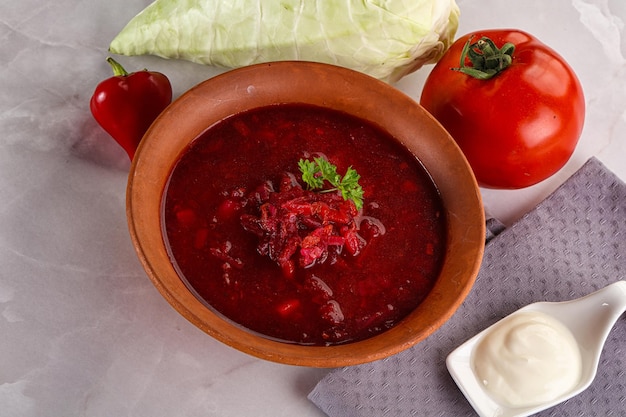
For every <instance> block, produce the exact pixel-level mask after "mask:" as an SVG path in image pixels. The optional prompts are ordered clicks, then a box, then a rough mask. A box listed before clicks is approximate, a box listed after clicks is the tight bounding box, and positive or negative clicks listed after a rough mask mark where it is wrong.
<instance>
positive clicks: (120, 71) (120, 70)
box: [107, 57, 128, 76]
mask: <svg viewBox="0 0 626 417" xmlns="http://www.w3.org/2000/svg"><path fill="white" fill-rule="evenodd" d="M107 62H108V63H109V64H110V65H111V68H113V75H114V76H118V75H122V76H127V75H128V72H127V71H126V70H125V69H124V67H123V66H122V65H121V64H120V63H119V62H117V61H116V60H114V59H113V58H111V57H108V58H107Z"/></svg>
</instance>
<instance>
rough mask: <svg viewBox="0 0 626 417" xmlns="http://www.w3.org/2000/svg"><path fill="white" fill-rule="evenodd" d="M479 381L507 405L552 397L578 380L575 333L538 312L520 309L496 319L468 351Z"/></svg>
mask: <svg viewBox="0 0 626 417" xmlns="http://www.w3.org/2000/svg"><path fill="white" fill-rule="evenodd" d="M471 364H472V368H473V370H474V373H475V375H476V377H477V378H478V380H479V382H480V385H481V386H482V387H483V388H484V389H485V391H486V392H487V394H488V395H489V396H490V397H491V398H492V399H493V400H494V401H496V402H498V403H500V404H501V405H503V406H506V407H510V408H517V407H530V406H535V405H539V404H544V403H546V402H549V401H552V400H554V399H556V398H558V397H560V396H561V395H563V394H566V393H567V392H569V391H570V390H571V389H573V388H574V387H575V386H576V384H577V383H578V382H579V381H580V378H581V371H582V361H581V355H580V349H579V347H578V343H577V342H576V339H575V338H574V336H573V335H572V334H571V332H570V331H569V329H567V327H565V326H564V325H563V324H562V323H561V322H559V321H558V320H556V319H554V318H552V317H551V316H548V315H546V314H544V313H539V312H521V313H518V314H514V315H512V316H509V317H507V318H505V319H503V320H502V321H500V322H499V323H497V324H496V325H495V326H494V327H493V328H492V330H490V331H489V332H488V333H487V334H486V335H485V336H484V337H483V338H482V339H481V340H480V341H479V342H478V344H477V345H476V347H475V348H474V350H473V352H472V358H471Z"/></svg>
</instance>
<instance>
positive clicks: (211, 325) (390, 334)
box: [126, 61, 485, 367]
mask: <svg viewBox="0 0 626 417" xmlns="http://www.w3.org/2000/svg"><path fill="white" fill-rule="evenodd" d="M276 80H278V82H276ZM305 86H308V88H309V90H308V91H313V90H311V88H312V87H313V86H317V89H316V90H314V91H315V92H314V93H311V94H310V95H308V96H304V95H302V94H299V95H298V93H296V92H297V91H300V92H302V91H307V90H305ZM294 91H296V92H294ZM315 95H319V96H320V97H316V98H315V97H312V96H315ZM372 100H378V103H372V102H371V101H372ZM229 101H230V102H238V103H239V108H248V107H246V103H247V102H254V103H255V104H254V105H252V106H251V107H250V108H252V107H259V104H258V103H260V102H263V103H265V102H267V103H270V102H272V101H273V102H281V103H285V102H307V103H309V104H316V105H323V106H330V107H333V108H340V110H343V111H348V112H349V113H352V114H355V115H357V116H360V115H361V114H365V113H367V114H370V115H371V114H373V113H376V114H381V115H382V116H381V117H389V118H391V119H393V120H394V121H395V120H401V121H409V124H411V125H412V128H413V129H414V131H417V132H419V133H418V134H417V135H414V136H419V141H420V144H418V145H415V146H417V147H424V150H422V151H424V152H423V153H422V154H420V155H416V156H417V157H418V159H420V161H422V163H423V164H424V165H425V167H426V169H427V170H428V171H429V172H430V173H431V175H432V176H433V179H434V181H435V183H436V185H437V186H438V187H439V188H440V191H441V194H442V197H443V198H444V206H445V208H446V210H447V211H448V212H447V215H448V216H449V219H448V223H449V225H448V232H449V236H448V237H449V238H450V237H452V239H451V242H449V246H448V255H447V256H446V257H447V258H452V259H450V260H449V261H448V260H447V261H446V262H445V263H444V268H443V271H442V274H441V275H440V277H441V276H442V275H444V274H445V276H447V279H445V280H444V279H438V280H437V282H436V284H435V287H434V288H433V289H432V290H431V292H430V293H429V295H428V296H427V298H426V300H424V302H422V304H421V305H420V306H418V308H417V309H416V310H415V311H414V312H413V313H411V314H410V315H409V316H408V317H407V318H405V319H404V320H403V321H401V322H400V323H398V324H397V325H396V326H395V327H393V328H392V329H390V330H388V331H386V332H384V333H381V334H379V335H377V336H374V337H372V338H369V339H366V340H363V341H360V342H355V343H349V344H344V345H335V346H328V347H325V346H301V345H296V344H287V343H282V342H278V341H273V340H270V339H267V338H264V337H261V336H258V335H255V334H253V333H250V332H248V331H246V330H244V329H242V328H240V327H238V326H236V325H233V324H231V323H230V322H229V321H227V320H224V319H223V318H221V317H220V316H219V315H217V314H215V313H213V312H212V311H211V310H210V309H208V308H207V307H206V306H205V305H204V304H203V303H202V302H201V301H200V300H198V299H197V298H196V297H195V296H194V295H193V293H192V292H191V291H190V290H189V289H188V288H187V287H186V286H185V284H184V283H183V281H182V280H181V279H180V278H178V275H176V271H175V269H174V267H173V266H171V263H170V262H169V258H167V259H166V260H165V259H164V258H163V257H164V255H167V250H166V248H165V244H164V241H163V237H162V235H161V224H160V220H161V217H160V216H161V213H160V207H161V198H162V196H161V193H162V191H163V188H164V184H165V183H164V181H166V178H167V177H169V172H170V170H171V166H172V164H173V163H174V162H175V161H176V160H177V159H178V156H179V155H180V152H182V150H183V149H184V146H183V145H182V143H183V142H186V143H188V142H190V141H191V140H193V139H194V138H195V137H197V135H198V134H199V133H201V132H202V131H203V130H205V129H206V128H208V127H209V125H210V124H212V122H211V120H213V118H215V119H216V120H218V119H221V118H223V115H222V116H220V115H219V114H220V112H222V113H223V112H226V113H228V109H230V108H231V107H229V106H230V104H228V102H229ZM374 107H376V108H375V109H374ZM346 109H348V110H346ZM231 112H232V110H231ZM398 112H401V113H403V114H402V115H398V114H397V113H398ZM214 114H217V116H214ZM207 115H210V117H209V116H207ZM377 117H378V116H377ZM368 118H369V117H368ZM207 120H208V121H209V122H207ZM411 120H413V121H411ZM415 120H419V123H416V122H415ZM371 121H373V122H375V123H377V124H379V125H380V126H382V127H383V128H385V129H387V130H388V131H390V133H392V135H394V136H397V135H396V133H395V132H394V128H393V127H389V126H387V125H385V124H384V123H381V121H380V120H371ZM176 123H178V125H176V126H177V131H178V133H179V136H183V137H184V139H180V142H181V144H177V145H173V144H171V143H167V141H168V140H170V139H171V137H168V138H166V139H167V140H164V137H165V136H167V130H168V125H170V124H171V125H175V124H176ZM202 123H205V126H204V128H202V126H201V125H202ZM405 124H406V123H405ZM190 126H193V127H190ZM423 132H425V133H423ZM403 135H404V136H407V135H405V134H403ZM407 137H408V136H407ZM424 137H426V138H428V139H429V140H428V141H425V140H423V139H424ZM178 140H179V139H176V140H175V141H178ZM406 140H410V141H414V142H418V139H410V138H409V139H406ZM400 141H401V142H403V141H405V139H400ZM421 142H424V143H427V142H432V145H428V146H430V148H428V146H427V145H426V144H421ZM408 146H413V145H408V144H407V147H408ZM420 149H421V148H420ZM426 149H427V150H428V152H425V150H426ZM411 151H412V152H414V154H415V151H416V149H411ZM418 151H419V150H418ZM426 154H427V155H426ZM163 155H166V156H163ZM441 164H444V165H446V166H445V167H441V166H440V165H441ZM443 178H451V179H453V181H449V180H448V181H442V179H443ZM159 188H160V189H159ZM453 194H454V195H453ZM453 196H454V197H455V198H452V197H453ZM155 199H158V201H155ZM455 200H460V201H461V202H458V201H455ZM157 208H158V210H159V213H155V210H157ZM126 212H127V220H128V227H129V231H130V236H131V240H132V243H133V246H134V248H135V250H136V252H137V256H138V257H139V259H140V261H141V263H142V266H143V267H144V269H145V271H146V273H147V275H148V277H149V278H150V280H151V281H152V283H153V284H154V285H155V287H156V288H157V289H158V291H159V292H160V293H161V295H162V296H163V297H164V298H165V299H166V300H167V301H168V303H169V304H170V305H171V306H172V307H173V308H174V309H175V310H176V311H178V312H179V313H180V314H181V315H182V316H183V317H185V318H186V319H187V320H189V321H190V322H191V323H193V324H194V325H195V326H197V327H198V328H200V329H201V330H203V331H204V332H206V333H207V334H209V335H211V336H212V337H214V338H215V339H217V340H219V341H221V342H223V343H225V344H226V345H228V346H231V347H233V348H235V349H238V350H240V351H242V352H245V353H247V354H250V355H253V356H256V357H259V358H262V359H266V360H269V361H273V362H278V363H283V364H289V365H301V366H312V367H339V366H349V365H356V364H360V363H366V362H371V361H374V360H378V359H382V358H385V357H388V356H390V355H393V354H396V353H399V352H401V351H403V350H405V349H408V348H409V347H411V346H413V345H415V344H416V343H418V342H420V341H422V340H423V339H425V338H426V337H428V336H429V335H430V334H432V333H433V332H434V331H435V330H437V329H438V328H439V327H440V326H441V325H442V324H443V323H445V322H446V321H447V320H448V319H449V318H450V317H451V316H452V315H453V314H454V313H455V311H456V310H457V309H458V307H459V306H460V305H461V303H462V302H463V300H464V299H465V298H466V296H467V295H468V293H469V292H470V290H471V288H472V286H473V284H474V281H475V279H476V276H477V274H478V271H479V268H480V264H481V261H482V256H483V252H484V239H485V218H484V211H483V207H482V199H481V195H480V191H479V188H478V184H477V182H476V179H475V178H474V175H473V174H472V171H471V168H470V166H469V164H468V163H467V160H466V159H465V157H464V156H463V154H462V152H461V150H460V149H459V148H458V146H457V145H456V143H455V142H454V140H453V139H452V137H450V135H449V134H448V133H447V132H446V131H445V129H444V128H443V127H442V126H441V125H440V124H439V123H438V122H437V121H436V120H435V119H434V118H433V117H432V116H431V115H430V114H429V113H428V112H426V111H425V110H424V109H423V108H422V107H421V106H420V105H419V104H418V103H417V102H415V101H414V100H413V99H411V98H410V97H409V96H408V95H406V94H404V93H402V92H401V91H400V90H398V89H396V88H395V87H393V86H391V85H389V84H386V83H384V82H382V81H379V80H376V79H374V78H372V77H369V76H367V75H364V74H362V73H359V72H356V71H352V70H349V69H346V68H342V67H337V66H334V65H329V64H320V63H313V62H303V61H297V62H294V61H283V62H273V63H268V64H257V65H252V66H248V67H243V68H239V69H235V70H231V71H227V72H225V73H223V74H221V75H218V76H216V77H213V78H210V79H208V80H206V81H204V82H201V83H200V84H198V85H197V86H195V87H193V88H191V89H190V90H188V91H187V92H185V93H184V94H182V95H181V96H180V97H179V98H178V99H176V100H175V101H174V102H173V103H172V104H171V105H170V106H169V107H168V108H167V109H166V110H165V111H164V112H163V113H162V114H161V115H160V116H159V117H158V118H157V120H156V121H155V122H154V123H153V125H152V126H151V128H150V129H149V131H148V132H147V133H146V135H145V136H144V139H143V140H142V142H141V144H140V146H139V148H138V150H137V153H136V155H135V158H134V159H133V162H132V164H131V169H130V174H129V177H128V185H127V208H126ZM157 222H158V224H157ZM155 229H157V230H156V231H155ZM157 235H159V236H160V238H159V236H157ZM166 262H167V263H169V264H170V266H169V267H168V266H167V265H165V263H166ZM177 281H178V282H177ZM433 310H435V311H433Z"/></svg>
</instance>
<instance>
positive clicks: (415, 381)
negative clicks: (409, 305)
mask: <svg viewBox="0 0 626 417" xmlns="http://www.w3.org/2000/svg"><path fill="white" fill-rule="evenodd" d="M488 229H489V232H488V234H487V240H488V244H487V246H486V248H485V255H484V259H483V263H482V266H481V269H480V272H479V274H478V277H477V279H476V283H475V285H474V287H473V289H472V291H471V292H470V294H469V296H468V297H467V299H466V300H465V302H464V303H463V304H462V305H461V307H460V308H459V309H458V310H457V312H456V313H455V314H454V316H453V317H452V318H451V319H450V320H449V321H448V322H447V323H445V324H444V325H443V326H442V327H441V328H440V329H439V330H437V331H436V332H435V333H434V334H433V335H431V336H430V337H428V338H427V339H426V340H424V341H423V342H421V343H419V344H417V345H416V346H414V347H412V348H411V349H409V350H407V351H404V352H402V353H399V354H397V355H394V356H392V357H390V358H387V359H384V360H380V361H376V362H373V363H369V364H364V365H359V366H353V367H346V368H341V369H336V370H333V371H331V372H330V373H329V374H328V375H327V376H326V377H325V378H323V379H322V380H321V381H320V382H319V383H318V385H317V386H316V387H315V388H314V389H313V391H312V392H311V393H310V394H309V399H310V400H311V401H313V403H315V404H316V405H317V406H318V407H319V408H320V409H321V410H322V411H324V412H325V413H326V414H328V415H329V416H331V417H356V416H358V417H369V416H372V417H374V416H376V417H383V416H384V417H389V416H398V417H410V416H428V417H430V416H454V417H459V416H474V415H476V414H475V412H474V410H473V409H472V407H471V406H470V404H469V403H468V402H467V400H466V399H465V397H464V396H463V394H462V393H461V391H460V390H459V389H458V387H457V386H456V384H455V383H454V381H453V380H452V378H451V377H450V375H449V373H448V371H447V369H446V366H445V359H446V356H447V355H448V354H449V353H450V352H451V351H453V350H454V349H455V348H456V347H457V346H459V345H461V344H462V343H463V342H465V341H466V340H467V339H469V338H470V337H471V336H473V335H474V334H476V333H478V332H480V331H481V330H483V329H484V328H486V327H488V326H490V325H491V324H493V323H494V322H496V321H497V320H499V319H501V318H502V317H504V316H506V315H508V314H510V313H512V312H513V311H515V310H517V309H518V308H520V307H523V306H524V305H526V304H530V303H533V302H536V301H564V300H570V299H573V298H578V297H582V296H584V295H586V294H589V293H591V292H593V291H595V290H598V289H600V288H602V287H604V286H606V285H608V284H610V283H613V282H615V281H619V280H623V279H626V185H625V184H624V183H623V182H622V181H620V179H619V178H617V177H616V176H615V175H614V174H613V173H612V172H610V171H609V170H608V169H607V168H606V167H605V166H603V165H602V164H601V163H600V162H599V161H598V160H596V159H595V158H592V159H590V160H589V161H587V162H586V164H585V165H584V166H583V167H582V168H581V169H580V170H579V171H578V172H576V173H575V174H574V175H573V176H572V177H570V178H569V179H568V180H567V181H566V182H565V183H564V184H563V185H562V186H561V187H559V188H558V189H557V190H556V191H555V192H554V193H553V194H551V195H550V196H549V197H548V198H547V199H545V200H544V201H543V202H541V203H540V204H539V205H538V206H537V207H535V208H534V209H533V210H532V211H530V212H529V213H527V214H526V215H524V216H523V218H521V219H520V220H519V221H518V222H516V223H515V224H514V225H513V226H511V227H509V228H506V229H504V230H503V227H501V225H499V224H498V223H497V222H494V221H491V222H489V223H488ZM539 415H542V416H563V417H567V416H577V417H580V416H626V317H624V316H622V317H621V318H620V319H619V320H618V322H617V324H616V325H615V327H614V328H613V330H612V332H611V333H610V335H609V337H608V340H607V343H606V345H605V349H604V351H603V353H602V357H601V360H600V367H599V370H598V374H597V376H596V378H595V380H594V382H593V384H592V385H591V387H590V388H588V389H587V390H586V391H585V392H583V393H581V394H579V395H578V396H576V397H574V398H572V399H570V400H568V401H567V402H565V403H562V404H560V405H558V406H556V407H553V408H551V409H549V410H546V411H544V412H542V413H540V414H539Z"/></svg>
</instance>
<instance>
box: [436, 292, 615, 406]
mask: <svg viewBox="0 0 626 417" xmlns="http://www.w3.org/2000/svg"><path fill="white" fill-rule="evenodd" d="M525 311H526V312H528V311H537V312H541V313H545V314H548V315H550V316H552V317H554V318H555V319H557V320H558V321H560V322H561V323H562V324H564V325H565V326H566V327H567V328H568V329H569V330H570V331H571V332H572V334H573V335H574V337H575V339H576V341H577V343H578V345H579V348H580V353H581V359H582V374H581V378H580V380H579V382H578V384H576V386H575V387H574V388H573V389H572V390H571V391H569V392H568V393H566V394H563V395H561V396H560V397H558V398H556V399H554V400H553V401H550V402H547V403H544V404H540V405H536V406H531V407H525V408H508V407H505V406H503V405H500V404H498V403H496V402H495V401H494V400H493V399H491V397H489V395H488V394H487V393H486V392H485V390H484V389H483V387H482V386H481V384H480V383H479V381H478V379H477V378H476V376H475V375H474V372H473V370H472V366H471V356H472V350H473V348H474V347H475V346H476V344H477V342H478V341H479V340H480V338H481V337H482V336H483V335H484V334H485V333H487V332H488V331H489V330H490V329H491V328H492V327H493V326H491V327H489V328H487V329H485V330H483V331H482V332H480V333H479V334H477V335H476V336H474V337H472V338H471V339H469V340H468V341H467V342H465V343H464V344H462V345H461V346H459V347H458V348H457V349H455V350H454V351H453V352H452V353H450V355H449V356H448V357H447V359H446V366H447V367H448V371H449V372H450V375H452V378H453V379H454V381H455V382H456V384H457V385H458V386H459V388H460V389H461V391H462V392H463V395H465V397H466V398H467V400H468V401H469V402H470V404H471V405H472V407H474V409H475V410H476V412H477V413H478V415H480V416H481V417H487V416H489V417H495V416H498V417H523V416H529V415H532V414H535V413H538V412H539V411H542V410H545V409H547V408H550V407H553V406H555V405H556V404H559V403H561V402H563V401H565V400H567V399H569V398H571V397H573V396H575V395H578V394H579V393H581V392H582V391H584V390H585V389H587V387H589V385H591V383H592V382H593V379H594V378H595V376H596V372H597V368H598V363H599V361H600V354H601V353H602V348H603V346H604V343H605V341H606V339H607V337H608V335H609V332H610V331H611V329H612V328H613V326H614V325H615V323H616V322H617V320H618V319H619V318H620V316H621V315H622V313H624V311H626V281H618V282H615V283H613V284H611V285H608V286H607V287H604V288H603V289H601V290H598V291H596V292H594V293H591V294H589V295H587V296H585V297H582V298H579V299H576V300H572V301H565V302H539V303H534V304H529V305H527V306H526V307H523V308H521V309H519V310H517V311H516V312H514V313H512V314H511V315H513V314H518V313H520V312H525ZM511 315H509V316H508V317H510V316H511ZM494 325H495V324H494Z"/></svg>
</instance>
